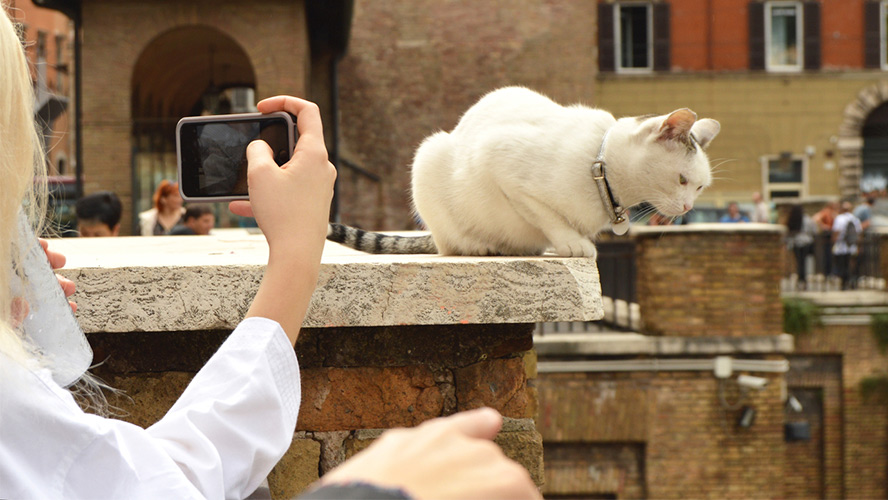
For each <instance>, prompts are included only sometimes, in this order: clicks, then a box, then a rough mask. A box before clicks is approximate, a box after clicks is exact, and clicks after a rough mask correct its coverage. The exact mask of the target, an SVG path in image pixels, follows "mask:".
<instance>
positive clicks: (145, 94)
mask: <svg viewBox="0 0 888 500" xmlns="http://www.w3.org/2000/svg"><path fill="white" fill-rule="evenodd" d="M255 88H256V76H255V72H254V70H253V65H252V63H251V62H250V59H249V57H248V56H247V53H246V52H245V51H244V50H243V48H242V47H241V46H240V45H239V44H238V43H237V42H236V41H235V40H234V39H233V38H231V37H230V36H228V35H226V34H225V33H223V32H222V31H220V30H218V29H216V28H213V27H209V26H187V27H179V28H174V29H171V30H169V31H167V32H165V33H162V34H161V35H158V36H157V37H156V38H155V39H154V40H152V41H151V42H150V43H149V44H148V45H147V46H146V47H145V49H144V50H143V51H142V53H141V54H140V56H139V58H138V60H137V62H136V64H135V66H134V68H133V79H132V112H133V119H132V124H133V129H132V166H131V168H132V179H133V181H132V182H133V185H132V192H133V212H132V213H133V219H134V224H133V227H138V224H136V221H135V219H136V216H137V214H138V213H139V212H141V211H143V210H147V209H149V208H151V197H152V195H153V193H154V190H155V189H156V186H157V185H158V184H159V183H160V181H161V180H163V179H170V180H175V179H176V137H175V131H176V122H178V121H179V119H180V118H182V117H183V116H191V115H200V114H219V113H230V112H246V111H252V110H255V107H254V106H255V102H254V98H253V92H254V89H255ZM217 212H218V213H217V220H218V219H220V216H221V218H222V220H220V221H219V222H221V225H228V224H227V222H228V221H227V219H226V217H227V215H228V212H227V210H218V211H217Z"/></svg>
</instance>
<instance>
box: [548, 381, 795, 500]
mask: <svg viewBox="0 0 888 500" xmlns="http://www.w3.org/2000/svg"><path fill="white" fill-rule="evenodd" d="M756 375H761V374H758V373H757V374H756ZM769 378H770V380H771V383H770V384H769V385H768V387H767V388H766V389H765V390H764V391H760V392H754V393H751V394H750V396H749V397H748V398H747V399H745V400H744V402H743V405H744V406H750V407H753V408H755V409H756V411H757V414H756V418H755V423H754V425H753V426H752V427H750V428H740V427H738V426H737V424H736V422H737V419H738V418H739V416H740V410H739V409H730V410H729V409H725V408H723V407H722V406H721V405H720V403H719V399H718V397H717V394H718V384H719V382H718V381H717V380H716V379H715V378H714V377H713V376H712V373H711V372H708V373H706V372H702V373H689V372H660V373H656V372H653V373H650V372H636V373H631V374H614V373H599V374H592V373H569V374H545V375H543V374H541V375H540V378H539V379H538V380H537V388H538V391H539V394H540V404H541V406H540V415H539V418H538V422H537V426H538V429H539V430H540V433H541V434H542V436H543V441H544V443H545V444H544V448H545V457H546V459H545V462H546V470H545V474H546V484H545V485H544V487H543V492H544V493H545V494H547V495H556V494H557V495H570V496H572V497H576V496H583V495H591V494H595V495H601V497H603V498H606V497H607V495H613V496H614V497H615V498H764V497H768V498H775V497H783V496H784V490H783V483H782V478H783V467H782V464H783V462H784V447H783V412H782V404H781V401H780V398H781V394H780V386H781V383H780V380H781V379H782V376H772V377H769ZM727 384H728V391H729V393H730V401H729V402H730V403H734V402H736V400H737V399H736V398H737V394H736V392H735V387H734V386H733V385H732V383H731V382H727ZM615 446H620V447H621V448H619V449H618V451H617V452H616V453H615V452H614V451H613V448H614V447H615ZM574 448H582V449H584V450H586V451H585V456H582V457H573V458H574V459H573V460H566V459H565V456H566V457H567V458H570V455H568V453H569V451H570V450H571V449H574ZM627 455H628V457H627ZM581 458H582V459H581ZM590 471H594V472H590Z"/></svg>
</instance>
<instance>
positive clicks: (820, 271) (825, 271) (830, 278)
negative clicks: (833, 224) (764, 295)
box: [783, 231, 884, 291]
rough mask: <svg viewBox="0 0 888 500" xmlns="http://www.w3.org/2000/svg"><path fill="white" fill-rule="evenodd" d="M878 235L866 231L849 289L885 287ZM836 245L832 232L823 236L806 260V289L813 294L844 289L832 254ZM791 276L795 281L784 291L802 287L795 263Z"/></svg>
mask: <svg viewBox="0 0 888 500" xmlns="http://www.w3.org/2000/svg"><path fill="white" fill-rule="evenodd" d="M882 237H883V236H881V235H879V234H878V233H873V232H869V231H867V232H864V233H863V235H861V238H860V242H859V243H858V245H857V248H858V251H857V255H856V256H854V257H852V258H851V261H850V265H849V279H848V282H849V288H882V287H884V279H883V277H882V271H881V256H880V251H881V250H880V243H879V242H880V239H881V238H882ZM832 246H833V243H832V241H831V238H830V234H829V233H820V234H818V235H817V236H816V237H815V238H814V245H813V248H812V252H811V254H810V255H809V256H808V257H807V258H806V269H807V273H806V274H807V275H808V276H807V284H806V285H805V288H806V289H808V290H813V291H829V290H838V289H839V288H840V287H841V284H840V281H839V278H838V276H837V266H836V261H835V257H834V256H833V254H832ZM790 269H791V271H790V273H791V274H792V275H793V276H792V278H793V280H792V281H791V282H790V283H789V284H788V285H787V284H786V283H784V287H783V288H784V290H787V289H788V290H790V291H792V290H796V289H800V288H802V286H801V285H800V284H799V283H798V281H797V280H798V276H797V274H796V267H795V263H791V268H790Z"/></svg>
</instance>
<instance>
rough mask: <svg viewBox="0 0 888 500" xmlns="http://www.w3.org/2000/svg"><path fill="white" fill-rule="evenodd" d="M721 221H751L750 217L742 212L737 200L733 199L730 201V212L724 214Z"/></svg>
mask: <svg viewBox="0 0 888 500" xmlns="http://www.w3.org/2000/svg"><path fill="white" fill-rule="evenodd" d="M719 222H729V223H730V222H749V217H747V216H746V215H745V214H743V213H742V212H740V207H739V206H738V205H737V202H735V201H732V202H730V203H728V213H726V214H725V215H722V217H721V219H719Z"/></svg>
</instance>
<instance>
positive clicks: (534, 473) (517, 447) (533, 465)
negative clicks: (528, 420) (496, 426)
mask: <svg viewBox="0 0 888 500" xmlns="http://www.w3.org/2000/svg"><path fill="white" fill-rule="evenodd" d="M494 442H496V444H498V445H499V446H500V448H502V449H503V453H505V454H506V456H507V457H509V458H511V459H512V460H514V461H516V462H518V463H519V464H521V465H522V466H523V467H524V468H525V469H527V471H528V472H529V473H530V478H531V479H533V482H534V483H536V485H537V486H541V485H542V484H543V482H544V480H545V477H544V475H543V438H542V436H540V433H539V432H537V431H536V430H529V431H515V432H500V433H499V435H497V436H496V439H494Z"/></svg>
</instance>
